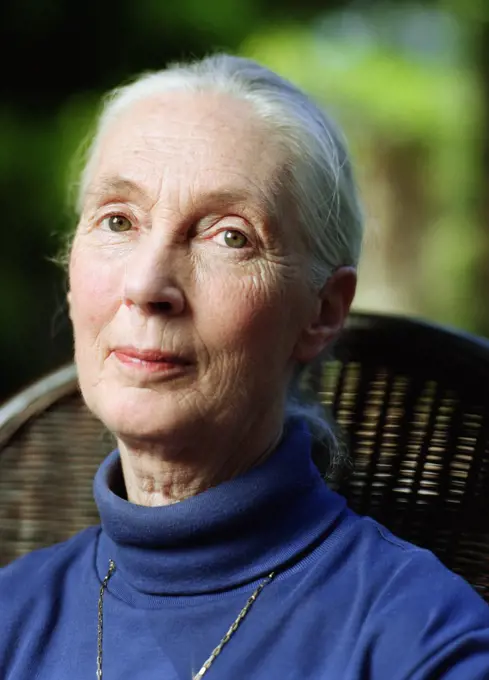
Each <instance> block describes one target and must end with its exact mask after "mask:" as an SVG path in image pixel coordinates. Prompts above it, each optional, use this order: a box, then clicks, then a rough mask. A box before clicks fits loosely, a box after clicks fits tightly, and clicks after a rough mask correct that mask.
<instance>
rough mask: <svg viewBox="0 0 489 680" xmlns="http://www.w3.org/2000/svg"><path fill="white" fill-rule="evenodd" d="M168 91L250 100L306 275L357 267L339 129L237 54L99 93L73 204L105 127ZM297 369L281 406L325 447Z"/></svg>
mask: <svg viewBox="0 0 489 680" xmlns="http://www.w3.org/2000/svg"><path fill="white" fill-rule="evenodd" d="M172 90H173V91H175V90H179V91H182V90H184V91H188V92H205V91H212V92H218V93H223V94H227V95H230V96H233V97H235V98H238V99H241V100H244V101H247V102H249V103H250V104H251V107H252V110H254V112H255V113H256V116H257V118H258V120H260V121H262V122H263V124H264V125H266V126H267V127H268V129H269V130H270V132H271V133H273V136H274V138H275V139H277V140H278V141H279V143H280V145H281V146H282V148H284V149H285V150H286V154H287V156H286V157H287V167H286V168H285V170H286V172H285V177H284V182H283V184H282V190H283V192H285V195H286V196H287V197H288V199H289V203H291V204H292V205H294V206H295V210H296V217H297V222H298V228H299V229H300V230H301V235H302V236H303V238H304V239H305V242H306V245H307V248H308V253H309V256H310V259H309V262H308V265H309V281H310V283H311V285H312V286H313V287H314V288H315V289H316V290H318V289H319V288H321V287H322V286H323V285H324V283H325V282H326V280H327V279H328V278H329V276H331V274H332V273H333V272H334V271H335V270H336V269H337V268H339V267H341V266H343V265H348V266H354V267H356V266H357V264H358V260H359V257H360V251H361V244H362V235H363V214H362V209H361V205H360V201H359V198H358V193H357V190H356V186H355V182H354V179H353V174H352V168H351V163H350V160H349V157H348V153H347V150H346V144H345V141H344V139H343V137H342V135H341V133H340V132H339V130H338V129H337V127H336V126H335V125H334V123H333V122H332V121H331V120H330V119H329V118H328V117H327V116H326V115H325V113H324V112H323V111H322V109H321V108H320V107H319V106H318V105H317V104H315V103H314V102H313V101H312V100H311V99H310V98H309V97H308V96H307V95H306V94H305V93H304V92H302V91H301V90H300V89H299V88H297V87H295V86H294V85H293V84H292V83H290V82H288V81H287V80H285V79H284V78H281V77H280V76H278V75H277V74H276V73H274V72H273V71H271V70H269V69H267V68H265V67H263V66H261V65H259V64H257V63H256V62H254V61H252V60H250V59H245V58H241V57H235V56H230V55H226V54H219V55H214V56H210V57H207V58H205V59H203V60H200V61H195V62H190V63H185V64H172V65H170V66H169V67H168V68H166V69H165V70H162V71H158V72H155V73H149V74H144V75H142V76H140V77H139V78H138V79H137V80H135V81H134V82H132V83H130V84H128V85H124V86H122V87H120V88H117V89H115V90H114V91H113V92H111V93H110V94H109V95H108V97H107V98H106V99H105V102H104V107H103V109H102V112H101V114H100V117H99V119H98V124H97V128H96V130H95V135H94V136H93V139H92V142H91V145H90V147H89V148H88V154H87V157H86V162H85V165H84V169H83V171H82V174H81V177H80V184H79V193H78V209H79V210H81V207H82V204H83V199H84V194H85V191H86V189H87V185H88V183H89V181H90V176H91V172H92V165H93V163H94V159H95V158H96V155H97V152H98V150H99V146H100V141H101V139H102V137H103V136H104V134H105V132H106V130H107V128H108V126H109V125H110V124H111V123H112V121H113V120H114V119H115V118H116V117H117V116H118V115H119V114H120V113H121V112H122V111H125V110H126V109H127V108H129V107H130V106H131V105H132V104H133V103H135V102H137V101H139V100H142V99H146V98H148V97H151V96H154V95H156V94H159V93H161V92H168V91H172ZM277 210H278V206H277ZM295 376H296V377H295V379H294V381H293V385H292V386H291V394H290V399H289V401H288V405H287V411H286V413H287V414H288V415H302V416H303V417H305V418H306V419H307V420H308V422H309V424H310V427H311V430H312V431H313V433H314V435H315V436H316V437H318V438H320V439H322V440H324V439H326V440H328V441H329V447H330V449H331V446H333V442H334V441H337V440H336V438H335V436H334V435H332V428H331V424H330V423H329V422H328V419H327V418H325V417H324V416H323V415H320V414H319V413H318V405H317V404H316V405H314V404H309V405H305V404H304V403H301V402H300V401H298V400H297V397H296V396H294V397H292V394H294V395H296V393H297V389H296V388H297V384H298V381H299V379H300V371H297V372H296V373H295ZM336 455H337V451H336V453H335V456H336ZM333 457H334V456H330V459H331V460H332V458H333Z"/></svg>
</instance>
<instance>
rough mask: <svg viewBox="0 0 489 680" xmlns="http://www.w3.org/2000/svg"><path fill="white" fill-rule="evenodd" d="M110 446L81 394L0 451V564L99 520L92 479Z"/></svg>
mask: <svg viewBox="0 0 489 680" xmlns="http://www.w3.org/2000/svg"><path fill="white" fill-rule="evenodd" d="M112 448H113V443H112V440H111V437H110V435H109V434H108V433H107V432H106V431H104V429H103V428H102V426H101V424H100V423H99V422H98V421H96V420H95V419H94V418H93V416H92V415H91V414H90V413H89V412H88V410H87V409H86V407H85V405H84V404H83V402H82V399H81V396H80V395H79V394H78V393H75V394H73V395H70V396H68V397H64V398H63V399H61V400H59V401H58V402H56V403H55V404H54V405H53V406H51V407H50V408H49V409H47V410H46V411H44V413H42V414H41V415H40V416H37V417H35V418H33V419H31V420H30V421H28V422H27V423H26V424H25V425H24V426H23V427H21V428H20V430H19V431H18V432H17V433H16V435H15V436H14V437H13V438H12V439H11V440H10V441H9V443H8V444H7V446H6V447H5V448H4V449H3V451H2V452H1V456H0V564H5V563H7V562H10V561H11V560H13V559H15V558H16V557H19V556H20V555H23V554H25V553H27V552H30V551H31V550H34V549H36V548H40V547H44V546H48V545H51V544H53V543H56V542H58V541H63V540H65V539H66V538H68V537H70V536H72V535H73V534H75V533H76V532H78V531H80V530H81V529H85V528H86V527H87V526H90V525H91V524H96V523H98V521H99V520H98V515H97V510H96V508H95V504H94V501H93V497H92V481H93V476H94V474H95V471H96V469H97V467H98V465H99V464H100V461H101V460H102V459H103V458H104V457H105V455H106V454H107V453H108V452H109V451H110V450H111V449H112Z"/></svg>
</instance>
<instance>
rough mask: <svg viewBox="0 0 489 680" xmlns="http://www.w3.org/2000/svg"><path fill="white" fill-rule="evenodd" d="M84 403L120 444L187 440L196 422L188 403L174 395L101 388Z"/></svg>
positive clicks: (145, 389)
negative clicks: (182, 434)
mask: <svg viewBox="0 0 489 680" xmlns="http://www.w3.org/2000/svg"><path fill="white" fill-rule="evenodd" d="M85 399H86V402H87V405H88V408H89V409H90V410H91V411H92V413H93V414H94V415H95V416H96V417H97V418H99V420H101V421H102V423H103V424H104V425H105V427H106V428H107V429H108V430H109V431H110V432H111V433H112V434H113V435H114V436H115V437H116V438H117V439H121V440H125V439H127V440H146V441H158V440H164V439H166V438H167V437H168V436H175V437H176V436H179V435H180V434H181V433H182V432H185V433H187V436H188V434H189V431H190V430H191V429H193V428H194V427H195V423H196V420H197V418H196V414H195V413H192V412H191V409H189V408H188V406H189V404H188V399H182V398H179V395H178V394H177V393H176V392H175V391H173V392H171V391H169V392H167V393H165V392H157V391H155V390H150V389H147V388H144V389H141V388H134V387H120V386H118V387H112V388H111V389H103V386H102V385H99V386H97V388H96V390H94V392H93V393H92V394H90V395H87V396H86V397H85Z"/></svg>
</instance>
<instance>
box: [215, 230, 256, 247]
mask: <svg viewBox="0 0 489 680" xmlns="http://www.w3.org/2000/svg"><path fill="white" fill-rule="evenodd" d="M216 238H217V240H218V242H219V243H220V245H224V246H227V247H228V248H244V247H245V246H246V245H248V239H247V238H246V236H245V235H244V234H242V233H241V232H240V231H237V230H236V229H226V231H221V232H219V234H217V236H216Z"/></svg>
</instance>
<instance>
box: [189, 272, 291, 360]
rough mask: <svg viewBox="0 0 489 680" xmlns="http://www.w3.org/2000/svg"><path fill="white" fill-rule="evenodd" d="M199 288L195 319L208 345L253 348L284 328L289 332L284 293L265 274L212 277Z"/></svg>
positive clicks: (267, 342) (270, 341)
mask: <svg viewBox="0 0 489 680" xmlns="http://www.w3.org/2000/svg"><path fill="white" fill-rule="evenodd" d="M200 290H201V293H200V294H199V297H200V300H198V301H196V302H197V304H195V321H196V326H197V328H198V331H199V334H200V336H201V338H202V340H203V341H204V343H205V344H206V345H208V346H213V347H215V348H216V347H218V346H219V347H221V348H222V349H223V350H232V349H234V350H237V349H239V348H242V349H243V350H244V351H246V352H248V351H249V350H250V349H252V351H254V349H255V346H256V345H258V347H259V348H263V349H264V348H265V346H266V345H267V344H272V343H274V342H275V341H276V340H277V339H278V338H279V337H280V338H283V336H284V328H286V330H287V331H289V332H290V331H292V328H291V325H290V313H289V309H288V306H287V305H286V304H285V303H286V300H287V299H288V295H287V293H286V292H285V291H284V290H283V287H281V286H279V285H277V283H276V282H273V283H272V282H268V281H267V279H266V277H262V276H260V275H249V274H247V275H244V276H242V277H225V278H223V279H222V280H220V279H219V278H217V277H216V278H214V279H213V280H211V281H208V283H207V286H203V287H202V288H201V289H200Z"/></svg>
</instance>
